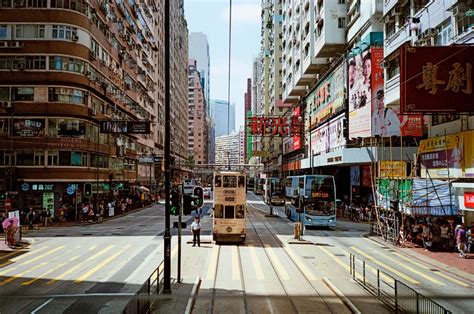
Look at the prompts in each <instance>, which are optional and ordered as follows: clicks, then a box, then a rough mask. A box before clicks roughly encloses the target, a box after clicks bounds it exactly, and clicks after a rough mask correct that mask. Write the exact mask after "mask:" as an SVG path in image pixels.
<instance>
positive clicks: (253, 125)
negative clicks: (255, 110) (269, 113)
mask: <svg viewBox="0 0 474 314" xmlns="http://www.w3.org/2000/svg"><path fill="white" fill-rule="evenodd" d="M248 128H249V129H250V135H252V136H270V137H275V136H276V137H287V136H293V137H294V136H300V135H301V134H302V131H303V122H302V121H300V119H298V117H297V116H294V115H293V116H291V117H265V116H262V117H257V116H252V117H249V118H248Z"/></svg>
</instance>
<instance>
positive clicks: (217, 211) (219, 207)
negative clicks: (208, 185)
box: [214, 204, 224, 218]
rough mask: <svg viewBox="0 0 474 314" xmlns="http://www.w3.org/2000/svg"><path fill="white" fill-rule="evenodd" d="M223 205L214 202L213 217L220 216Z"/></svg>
mask: <svg viewBox="0 0 474 314" xmlns="http://www.w3.org/2000/svg"><path fill="white" fill-rule="evenodd" d="M222 209H223V206H222V205H220V204H216V205H215V206H214V218H222V217H223V213H224V211H223V210H222Z"/></svg>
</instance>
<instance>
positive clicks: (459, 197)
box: [453, 180, 474, 226]
mask: <svg viewBox="0 0 474 314" xmlns="http://www.w3.org/2000/svg"><path fill="white" fill-rule="evenodd" d="M453 187H454V194H455V196H456V201H457V204H458V205H459V209H460V210H462V215H463V219H464V223H465V224H466V226H470V225H474V180H473V181H471V182H454V183H453Z"/></svg>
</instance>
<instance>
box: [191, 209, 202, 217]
mask: <svg viewBox="0 0 474 314" xmlns="http://www.w3.org/2000/svg"><path fill="white" fill-rule="evenodd" d="M192 215H193V218H198V219H199V220H200V219H201V217H202V208H201V207H199V208H196V210H194V211H193V213H192Z"/></svg>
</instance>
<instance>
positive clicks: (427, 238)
mask: <svg viewBox="0 0 474 314" xmlns="http://www.w3.org/2000/svg"><path fill="white" fill-rule="evenodd" d="M421 238H422V239H423V247H424V248H425V251H428V248H430V247H431V245H432V243H433V242H432V239H433V234H432V233H431V229H430V227H429V226H428V224H426V223H424V224H423V229H422V231H421Z"/></svg>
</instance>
